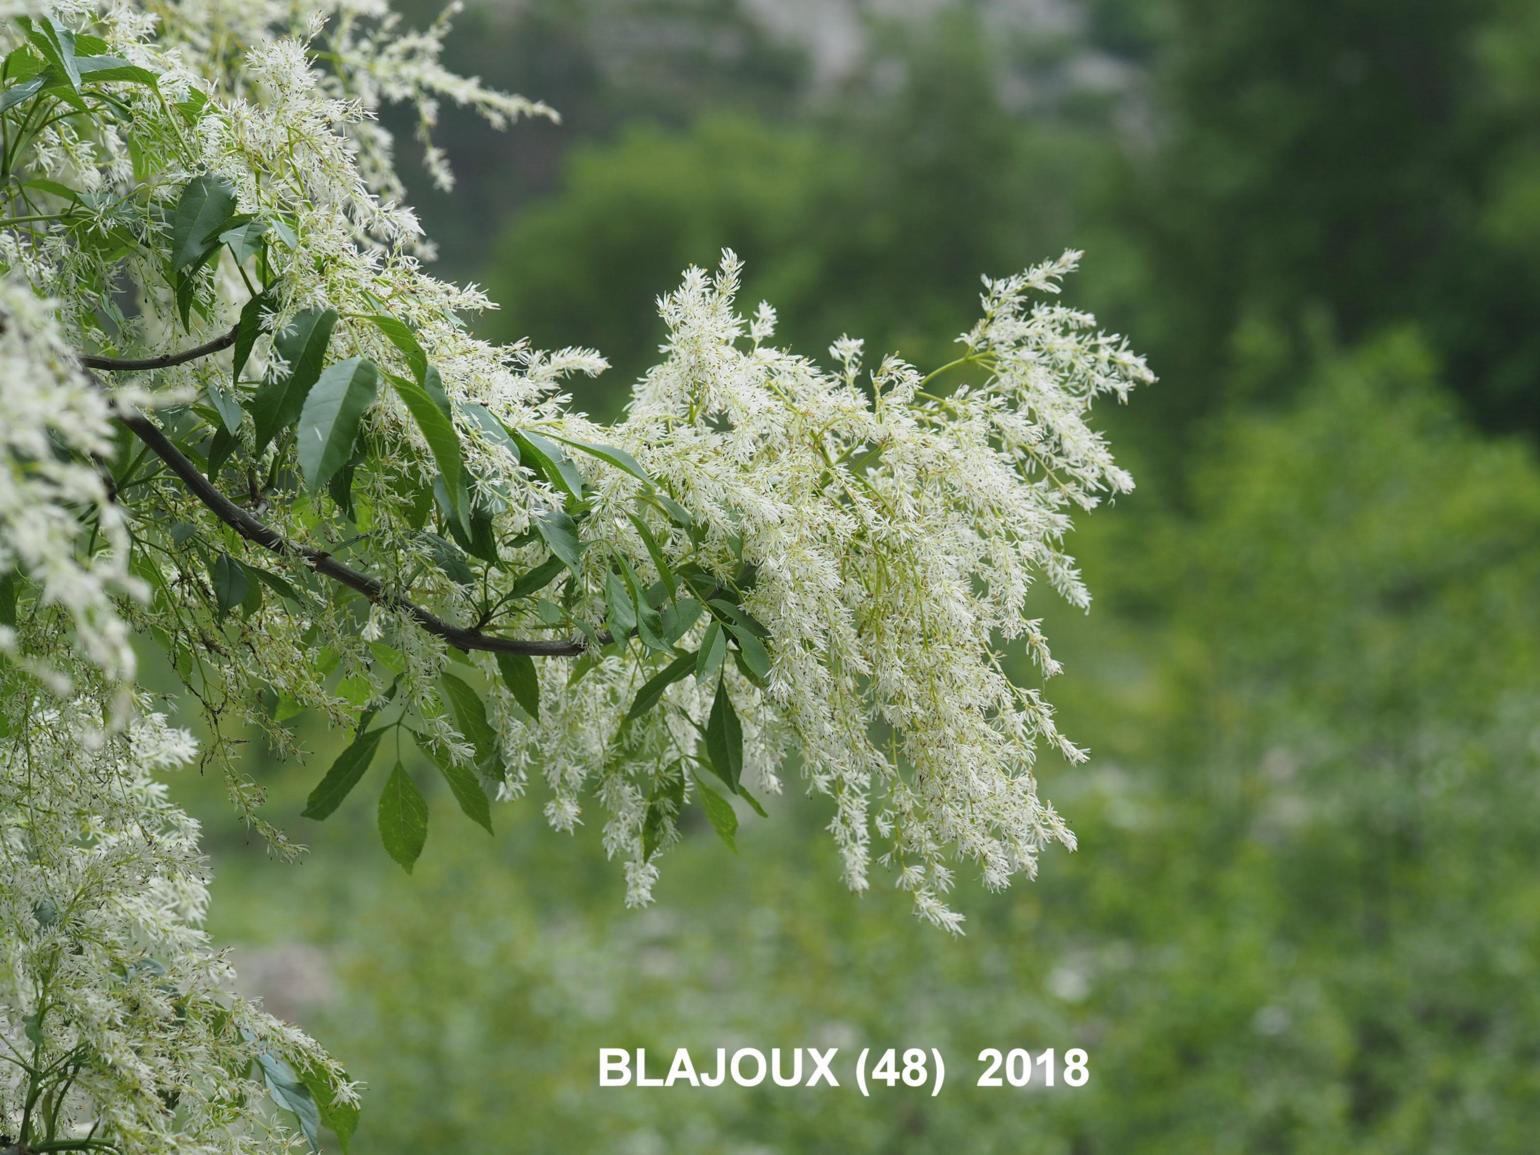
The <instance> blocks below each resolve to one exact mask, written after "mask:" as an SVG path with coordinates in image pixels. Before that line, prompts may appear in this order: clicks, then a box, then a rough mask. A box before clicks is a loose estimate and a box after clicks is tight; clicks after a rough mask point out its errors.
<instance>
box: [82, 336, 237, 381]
mask: <svg viewBox="0 0 1540 1155" xmlns="http://www.w3.org/2000/svg"><path fill="white" fill-rule="evenodd" d="M239 331H240V326H236V327H235V328H233V329H231V330H230V331H229V332H228V333H224V334H221V335H220V336H218V337H215V338H214V339H213V340H212V341H206V342H204V343H203V344H202V345H198V346H195V347H194V348H191V349H183V350H182V351H181V352H179V353H162V354H161V355H160V356H159V357H140V358H134V359H128V360H124V359H122V358H119V357H81V358H80V363H81V364H82V365H84V366H85V367H86V368H87V369H106V370H109V371H111V372H115V373H127V372H130V371H134V370H147V369H169V368H171V366H173V365H185V364H186V363H187V362H188V361H196V360H197V359H198V358H200V357H209V356H212V355H213V354H215V353H220V352H223V351H224V350H226V349H228V348H229V347H230V346H231V345H233V344H235V338H236V334H237V333H238V332H239Z"/></svg>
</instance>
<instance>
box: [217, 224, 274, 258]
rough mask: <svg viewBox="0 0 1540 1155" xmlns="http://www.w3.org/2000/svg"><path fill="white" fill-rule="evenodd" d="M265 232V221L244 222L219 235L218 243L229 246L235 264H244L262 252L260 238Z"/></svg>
mask: <svg viewBox="0 0 1540 1155" xmlns="http://www.w3.org/2000/svg"><path fill="white" fill-rule="evenodd" d="M266 232H267V222H266V221H255V220H253V221H245V222H243V223H242V224H239V225H236V226H235V227H234V228H228V229H226V230H225V231H224V232H222V233H220V234H219V243H220V244H222V245H229V246H230V251H231V253H233V254H234V255H235V263H236V264H238V265H240V264H245V263H246V262H247V261H248V260H250V259H251V258H252V257H254V256H256V255H257V254H258V253H260V252H261V251H262V237H263V235H264V234H266Z"/></svg>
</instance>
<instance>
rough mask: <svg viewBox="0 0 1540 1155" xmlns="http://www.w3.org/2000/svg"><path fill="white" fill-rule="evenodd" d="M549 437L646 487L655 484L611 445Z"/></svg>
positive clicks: (641, 469) (551, 435)
mask: <svg viewBox="0 0 1540 1155" xmlns="http://www.w3.org/2000/svg"><path fill="white" fill-rule="evenodd" d="M525 436H526V437H538V436H539V435H538V434H530V433H526V434H525ZM549 437H550V438H551V440H552V441H559V442H561V443H562V444H563V445H566V446H569V447H571V448H572V449H579V450H582V451H583V452H584V453H586V454H588V455H589V456H590V457H597V458H598V459H599V460H600V461H602V462H604V463H605V464H606V465H613V466H614V467H615V468H616V469H620V470H624V471H625V472H626V473H629V474H630V475H631V476H632V477H634V478H636V479H637V480H638V481H640V482H643V483H644V484H646V485H655V484H657V483H656V482H654V481H653V479H652V475H651V474H649V473H648V472H647V471H646V470H645V469H643V468H642V467H641V465H640V464H639V463H638V462H637V460H636V458H634V457H632V456H631V455H630V454H629V453H627V452H626V451H625V450H624V449H617V448H615V446H613V445H594V444H590V443H589V442H586V441H578V440H576V439H574V438H571V437H562V436H560V435H558V434H555V433H552V434H549Z"/></svg>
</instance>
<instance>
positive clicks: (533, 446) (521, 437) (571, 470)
mask: <svg viewBox="0 0 1540 1155" xmlns="http://www.w3.org/2000/svg"><path fill="white" fill-rule="evenodd" d="M509 432H510V433H511V434H512V435H513V439H514V441H515V442H517V443H518V446H519V457H520V460H521V461H523V462H524V463H525V464H527V465H533V466H534V467H535V468H536V469H537V470H539V471H540V473H541V474H542V475H543V476H544V477H545V479H546V480H547V481H549V482H550V483H551V484H552V485H553V486H555V487H556V488H557V489H559V490H561V491H562V492H563V493H565V494H566V495H567V496H568V497H570V498H571V499H572V500H573V501H581V500H582V499H583V475H582V473H581V472H579V470H578V467H577V466H575V465H573V464H572V462H571V461H569V460H567V455H566V454H565V453H563V452H562V451H561V449H560V448H558V447H557V445H556V444H555V443H554V442H552V441H548V440H546V439H545V438H544V437H542V436H540V434H538V433H530V432H528V431H526V430H519V429H511V430H509Z"/></svg>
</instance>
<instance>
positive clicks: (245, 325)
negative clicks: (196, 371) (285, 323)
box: [231, 291, 273, 433]
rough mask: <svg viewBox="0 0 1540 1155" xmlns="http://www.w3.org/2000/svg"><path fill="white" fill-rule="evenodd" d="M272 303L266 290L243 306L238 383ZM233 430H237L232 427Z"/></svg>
mask: <svg viewBox="0 0 1540 1155" xmlns="http://www.w3.org/2000/svg"><path fill="white" fill-rule="evenodd" d="M272 304H273V298H272V296H271V295H270V294H269V293H267V292H265V291H264V292H261V293H258V294H257V295H256V296H255V297H252V298H251V299H250V300H248V301H247V302H246V303H245V304H244V305H242V306H241V316H240V320H239V321H237V323H236V326H235V353H234V361H233V364H234V370H233V372H232V374H231V379H232V380H233V381H235V382H236V383H237V384H239V383H240V380H241V370H242V369H244V368H246V362H247V361H248V360H250V358H251V350H252V347H253V346H254V345H255V344H256V343H257V337H258V336H259V335H260V334H261V332H262V314H263V312H265V311H266V310H268V309H270V308H271V307H272ZM231 432H232V433H233V432H235V431H234V430H233V429H232V430H231Z"/></svg>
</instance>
